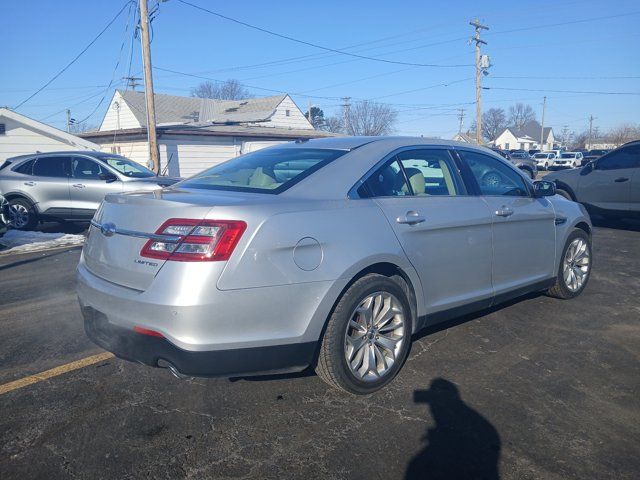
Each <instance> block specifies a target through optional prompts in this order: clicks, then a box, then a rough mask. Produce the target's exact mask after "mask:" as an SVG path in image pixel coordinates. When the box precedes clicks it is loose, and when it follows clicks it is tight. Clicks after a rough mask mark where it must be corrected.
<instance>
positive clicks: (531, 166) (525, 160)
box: [508, 150, 538, 179]
mask: <svg viewBox="0 0 640 480" xmlns="http://www.w3.org/2000/svg"><path fill="white" fill-rule="evenodd" d="M508 160H509V161H510V162H511V163H513V164H514V165H515V166H516V167H518V168H519V169H520V170H522V171H523V172H525V173H526V174H527V175H528V176H529V178H531V179H534V178H536V175H537V174H538V163H537V162H536V160H534V159H533V158H531V157H530V156H529V154H528V153H526V152H525V151H524V150H522V151H518V152H514V153H511V154H509V158H508Z"/></svg>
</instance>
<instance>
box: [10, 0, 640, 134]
mask: <svg viewBox="0 0 640 480" xmlns="http://www.w3.org/2000/svg"><path fill="white" fill-rule="evenodd" d="M189 1H191V2H192V3H195V4H198V5H201V6H204V7H206V8H208V9H211V10H215V11H217V12H219V13H222V14H224V15H227V16H230V17H234V18H237V19H240V20H243V21H245V22H248V23H252V24H255V25H258V26H261V27H264V28H267V29H270V30H274V31H277V32H280V33H283V34H286V35H289V36H292V37H296V38H299V39H303V40H306V41H309V42H312V43H317V44H321V45H324V46H327V47H330V48H335V49H343V50H347V51H349V52H353V53H357V54H360V55H366V56H372V57H378V58H383V59H388V60H394V61H400V62H408V63H429V64H438V65H463V66H460V67H445V68H431V67H410V66H406V65H397V64H388V63H382V62H375V61H370V60H364V59H357V58H353V57H348V56H344V55H341V54H336V53H329V52H326V51H322V50H318V49H316V48H313V47H310V46H306V45H301V44H297V43H293V42H290V41H287V40H284V39H281V38H276V37H273V36H270V35H267V34H265V33H262V32H258V31H255V30H251V29H247V28H246V27H243V26H241V25H237V24H234V23H232V22H229V21H226V20H223V19H220V18H217V17H214V16H212V15H209V14H206V13H204V12H202V11H198V10H195V9H193V8H192V7H189V6H187V5H185V4H183V3H180V2H179V1H177V0H169V1H168V2H164V3H161V4H160V7H159V11H158V14H157V16H156V18H155V20H154V22H153V30H154V38H153V43H152V56H153V64H154V67H160V68H164V69H170V70H176V71H180V72H186V73H192V74H196V75H200V76H204V77H209V78H212V79H218V80H225V79H228V78H236V79H238V80H240V81H241V82H243V83H244V84H246V85H248V86H251V87H252V88H250V90H251V91H252V93H253V94H254V95H256V96H264V95H270V94H272V93H270V91H271V90H274V91H283V92H289V93H291V95H292V97H293V98H294V100H295V101H296V102H297V103H298V105H299V106H300V107H301V108H302V109H303V111H304V110H306V108H307V105H308V103H309V102H313V104H314V105H317V106H319V107H321V108H322V109H323V110H324V111H325V114H327V115H330V114H335V113H338V112H339V108H340V107H339V104H340V100H339V98H340V97H344V96H350V97H353V98H354V99H373V100H376V101H379V102H384V103H389V104H391V105H392V106H393V107H394V108H395V109H397V110H398V112H399V117H398V123H397V127H396V128H397V133H400V134H411V135H425V136H442V137H451V136H452V135H453V134H454V133H455V132H456V131H457V130H458V118H457V114H458V110H457V109H459V108H465V115H466V117H465V125H467V126H468V125H470V124H471V121H472V117H473V116H474V115H475V113H474V112H475V110H474V109H475V106H474V105H473V101H474V99H475V90H474V82H473V77H474V67H473V66H471V65H472V64H473V62H474V53H473V47H472V46H471V45H469V43H468V41H467V40H468V37H470V36H471V34H472V27H471V26H469V24H468V22H469V20H470V19H471V18H473V17H477V18H479V19H480V20H481V21H482V22H484V23H485V24H486V25H488V26H489V27H490V30H489V31H488V32H486V33H484V34H483V38H484V39H485V40H486V41H487V42H488V45H487V46H486V47H484V51H483V53H487V54H489V56H490V57H491V62H492V64H493V66H492V67H491V69H490V75H489V76H488V77H485V79H484V81H483V82H484V86H487V87H490V88H492V90H485V91H484V92H483V107H484V108H485V109H487V108H491V107H502V108H505V109H506V108H507V107H508V106H509V105H511V104H513V103H515V102H524V103H528V104H530V105H531V106H533V107H534V109H535V110H536V111H537V112H538V117H539V116H540V113H541V109H542V106H541V105H542V97H543V96H544V95H546V96H547V115H546V121H545V123H546V124H547V125H551V126H553V127H554V128H555V129H556V130H560V129H562V127H563V126H564V125H568V126H569V128H570V129H573V130H576V131H581V130H584V129H585V128H586V127H587V125H588V116H589V115H590V114H593V115H594V117H596V120H595V122H594V125H595V126H597V127H599V128H600V129H601V130H607V129H609V128H612V127H614V126H616V125H618V124H621V123H624V122H633V123H639V122H640V48H638V45H640V29H638V25H639V24H640V23H639V22H640V4H638V3H637V1H633V0H620V1H608V2H604V1H602V0H599V1H593V0H582V1H565V2H558V1H555V2H550V1H546V0H539V1H531V2H528V1H527V2H525V1H520V2H518V1H513V0H512V1H509V2H504V1H482V2H478V1H477V0H475V1H466V0H460V1H456V2H444V1H424V0H422V1H395V2H390V1H367V2H364V1H351V2H346V1H344V0H343V1H340V2H337V1H324V2H300V1H295V2H294V1H277V2H264V1H233V2H214V1H211V0H189ZM124 4H125V0H122V1H121V0H109V1H105V0H101V1H99V0H92V1H91V2H87V1H86V0H84V1H82V0H60V1H57V2H52V1H44V0H31V1H28V2H2V5H1V6H0V18H2V19H3V28H2V29H1V30H0V41H1V44H2V45H3V47H4V48H3V56H2V60H3V69H2V72H3V73H2V75H0V105H8V106H10V107H15V106H16V105H17V104H19V103H20V102H21V101H23V100H24V99H25V98H27V97H28V96H29V95H31V94H32V93H33V92H34V91H35V90H37V89H38V88H39V87H41V86H42V85H43V84H44V83H45V82H46V81H47V80H49V79H50V78H51V77H52V76H53V75H54V74H55V73H56V72H57V71H58V70H60V69H61V68H62V67H63V66H64V65H65V64H66V63H67V62H69V61H70V60H71V59H72V58H73V57H74V56H75V55H77V54H78V53H79V52H80V50H82V49H83V48H84V46H85V45H86V44H87V43H88V42H89V41H90V40H91V39H92V38H93V37H94V36H95V35H96V34H97V33H98V32H99V31H100V30H101V29H102V28H104V26H105V25H106V24H107V23H108V21H109V20H110V19H111V18H112V17H113V16H114V15H115V14H116V13H117V11H118V10H119V9H120V8H121V7H122V6H123V5H124ZM154 5H155V0H151V1H150V7H153V6H154ZM128 13H129V10H125V11H124V13H123V14H122V15H121V16H120V17H119V18H118V19H117V20H116V21H115V23H114V24H113V25H112V26H111V27H110V28H109V29H108V30H107V31H106V33H105V34H104V35H103V36H102V37H101V38H100V39H99V40H98V41H97V42H96V43H95V44H94V45H93V46H92V47H91V48H90V49H89V50H88V51H87V52H86V53H85V54H84V55H83V56H82V57H81V58H80V59H79V60H78V61H77V62H76V63H75V64H74V65H72V66H71V67H70V68H69V69H68V70H67V71H66V72H65V73H64V74H62V75H61V76H60V77H59V78H58V79H57V80H56V81H55V82H53V83H52V84H51V85H50V86H49V87H48V88H47V89H46V90H44V91H43V92H42V93H40V94H38V95H37V96H35V97H34V98H32V99H31V100H30V101H28V102H27V103H25V104H24V105H23V106H22V107H20V108H19V109H18V111H19V112H21V113H24V114H26V115H29V116H31V117H33V118H36V119H39V120H43V119H44V121H45V122H47V123H50V124H51V125H54V126H56V127H62V128H63V127H64V125H65V118H66V116H65V113H64V109H65V108H67V107H69V108H71V110H72V115H73V117H74V118H76V119H83V118H85V117H86V116H88V115H90V114H91V113H92V112H94V113H93V114H92V115H91V116H90V117H89V118H88V120H87V122H88V123H92V124H98V123H99V122H100V120H101V118H102V115H103V114H104V111H105V109H106V107H107V104H108V100H109V98H110V97H111V94H112V92H113V88H114V87H119V88H123V86H122V83H121V77H123V76H125V75H126V73H127V70H128V57H129V48H130V44H131V35H130V34H131V29H132V25H131V24H132V15H129V14H128ZM593 19H596V20H593ZM583 20H586V21H583ZM127 25H128V31H126V30H125V29H126V26H127ZM532 27H533V28H532ZM300 57H302V58H300ZM119 58H120V63H119V65H118V67H117V68H115V66H116V62H117V61H118V59H119ZM132 59H133V61H132V70H131V71H132V74H137V76H141V75H140V73H141V70H142V69H141V60H140V51H139V45H138V44H137V41H136V42H135V44H134V51H133V55H132ZM264 63H268V65H261V66H256V64H264ZM501 77H511V78H501ZM522 77H529V78H522ZM531 77H533V78H531ZM535 77H541V78H535ZM571 77H573V78H571ZM576 77H577V78H576ZM595 77H600V78H595ZM602 77H607V78H602ZM620 77H635V78H620ZM112 79H113V84H112V87H111V88H107V85H108V84H109V83H110V82H111V81H112ZM154 80H155V86H156V90H157V92H160V93H168V94H174V95H188V94H189V90H190V88H191V87H193V86H195V85H196V84H197V83H199V81H200V80H198V79H197V78H192V77H187V76H184V75H177V74H171V73H168V72H166V71H160V70H156V71H155V72H154ZM443 84H447V86H444V85H443ZM253 87H256V88H253ZM531 90H535V91H531ZM567 90H570V91H578V92H586V91H589V92H596V91H597V92H633V93H636V95H601V94H594V93H589V94H587V93H569V92H566V91H567ZM103 97H106V98H105V100H104V101H103V102H102V104H99V102H100V100H101V99H102V98H103Z"/></svg>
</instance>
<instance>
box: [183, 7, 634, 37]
mask: <svg viewBox="0 0 640 480" xmlns="http://www.w3.org/2000/svg"><path fill="white" fill-rule="evenodd" d="M179 1H181V0H179ZM638 14H640V11H638V12H629V13H619V14H617V15H608V16H606V17H592V18H583V19H581V20H572V21H570V22H556V23H547V24H546V25H535V26H531V27H521V28H513V29H511V30H498V31H495V32H491V33H487V35H500V34H502V33H514V32H524V31H527V30H537V29H539V28H550V27H564V26H567V25H575V24H577V23H587V22H600V21H602V20H609V19H611V18H620V17H628V16H631V15H638Z"/></svg>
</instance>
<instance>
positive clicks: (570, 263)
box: [547, 228, 592, 300]
mask: <svg viewBox="0 0 640 480" xmlns="http://www.w3.org/2000/svg"><path fill="white" fill-rule="evenodd" d="M560 259H561V260H560V266H559V268H558V275H557V277H556V283H555V285H554V286H553V287H551V288H550V289H549V290H547V295H549V296H551V297H555V298H560V299H563V300H567V299H569V298H574V297H577V296H578V295H580V294H581V293H582V291H583V290H584V289H585V287H586V286H587V283H588V282H589V277H590V276H591V266H592V261H591V238H590V237H589V235H588V234H587V233H586V232H585V231H584V230H580V229H579V228H576V229H574V230H573V232H571V233H570V234H569V238H567V242H566V244H565V246H564V249H563V250H562V256H561V257H560Z"/></svg>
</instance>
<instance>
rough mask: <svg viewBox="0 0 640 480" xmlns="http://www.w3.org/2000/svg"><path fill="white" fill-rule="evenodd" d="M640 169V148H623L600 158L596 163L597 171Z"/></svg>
mask: <svg viewBox="0 0 640 480" xmlns="http://www.w3.org/2000/svg"><path fill="white" fill-rule="evenodd" d="M637 167H640V146H635V145H634V146H631V147H625V148H621V149H620V150H616V151H615V152H611V153H610V154H608V155H605V156H604V157H602V158H600V159H598V160H597V162H596V169H597V170H620V169H622V168H637Z"/></svg>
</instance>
